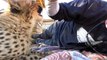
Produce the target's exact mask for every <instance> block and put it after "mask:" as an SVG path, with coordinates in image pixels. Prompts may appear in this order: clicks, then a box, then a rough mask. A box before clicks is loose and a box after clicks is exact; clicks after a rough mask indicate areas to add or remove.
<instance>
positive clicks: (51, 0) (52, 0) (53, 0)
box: [48, 0, 57, 2]
mask: <svg viewBox="0 0 107 60" xmlns="http://www.w3.org/2000/svg"><path fill="white" fill-rule="evenodd" d="M48 1H49V2H55V1H57V0H48Z"/></svg>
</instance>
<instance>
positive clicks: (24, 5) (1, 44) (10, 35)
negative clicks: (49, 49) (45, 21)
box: [0, 0, 42, 60]
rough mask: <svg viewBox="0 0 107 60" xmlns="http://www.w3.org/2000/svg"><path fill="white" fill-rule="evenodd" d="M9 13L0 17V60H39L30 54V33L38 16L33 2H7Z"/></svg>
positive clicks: (36, 7) (33, 0)
mask: <svg viewBox="0 0 107 60" xmlns="http://www.w3.org/2000/svg"><path fill="white" fill-rule="evenodd" d="M8 3H9V5H10V8H9V11H7V12H4V13H3V14H1V15H0V60H39V59H40V58H41V56H42V54H39V55H37V53H36V52H35V53H34V52H33V53H32V52H30V47H31V40H30V37H31V32H32V29H33V27H34V25H35V22H37V20H39V19H40V18H41V17H40V16H39V14H38V12H37V10H38V3H37V2H36V1H35V0H8Z"/></svg>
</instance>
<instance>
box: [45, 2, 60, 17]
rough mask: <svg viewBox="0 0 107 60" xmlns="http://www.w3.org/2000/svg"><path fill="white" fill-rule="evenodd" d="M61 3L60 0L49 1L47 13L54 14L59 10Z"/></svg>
mask: <svg viewBox="0 0 107 60" xmlns="http://www.w3.org/2000/svg"><path fill="white" fill-rule="evenodd" d="M59 8H60V7H59V3H58V1H55V2H49V3H48V6H47V7H46V10H47V13H48V15H49V16H54V15H55V14H57V13H58V11H59Z"/></svg>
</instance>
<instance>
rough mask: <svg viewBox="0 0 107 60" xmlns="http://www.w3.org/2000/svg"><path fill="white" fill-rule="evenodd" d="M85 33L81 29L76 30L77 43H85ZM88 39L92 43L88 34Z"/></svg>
mask: <svg viewBox="0 0 107 60" xmlns="http://www.w3.org/2000/svg"><path fill="white" fill-rule="evenodd" d="M87 33H88V32H87V31H86V30H85V29H84V28H82V27H81V28H80V29H78V31H77V39H78V41H79V43H81V42H87V38H86V35H87ZM88 37H89V40H90V41H94V39H93V38H92V37H91V35H90V34H89V35H88Z"/></svg>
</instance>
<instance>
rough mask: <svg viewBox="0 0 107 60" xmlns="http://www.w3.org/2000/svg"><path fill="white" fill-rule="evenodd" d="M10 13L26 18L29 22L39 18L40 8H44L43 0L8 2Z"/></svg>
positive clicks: (15, 0) (11, 0)
mask: <svg viewBox="0 0 107 60" xmlns="http://www.w3.org/2000/svg"><path fill="white" fill-rule="evenodd" d="M8 3H9V5H10V12H11V13H14V14H16V15H20V16H22V17H25V18H26V19H27V20H28V19H31V18H33V17H38V15H39V14H38V12H37V11H38V6H41V7H43V6H44V2H43V0H8Z"/></svg>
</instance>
